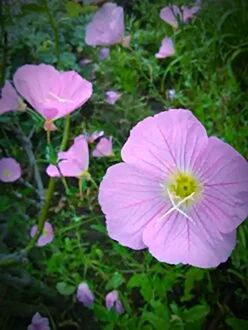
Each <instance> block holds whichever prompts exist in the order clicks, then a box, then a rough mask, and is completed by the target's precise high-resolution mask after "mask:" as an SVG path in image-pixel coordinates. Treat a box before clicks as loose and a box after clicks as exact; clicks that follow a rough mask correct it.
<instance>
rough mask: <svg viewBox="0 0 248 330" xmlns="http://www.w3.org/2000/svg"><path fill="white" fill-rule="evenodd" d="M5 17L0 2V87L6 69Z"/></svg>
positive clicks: (6, 41) (0, 2)
mask: <svg viewBox="0 0 248 330" xmlns="http://www.w3.org/2000/svg"><path fill="white" fill-rule="evenodd" d="M4 23H5V17H4V15H3V1H0V25H1V39H2V41H1V44H2V64H1V76H0V87H1V86H2V85H3V84H4V81H5V70H6V67H7V44H8V39H7V32H6V30H5V24H4Z"/></svg>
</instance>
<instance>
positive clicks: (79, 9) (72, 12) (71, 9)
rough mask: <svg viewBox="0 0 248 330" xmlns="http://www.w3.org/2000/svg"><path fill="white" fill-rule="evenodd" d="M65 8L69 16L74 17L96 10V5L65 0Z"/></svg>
mask: <svg viewBox="0 0 248 330" xmlns="http://www.w3.org/2000/svg"><path fill="white" fill-rule="evenodd" d="M65 9H66V11H67V14H68V16H69V17H71V18H76V17H78V16H79V15H80V14H87V13H90V12H93V11H96V9H97V6H91V5H86V6H81V5H80V4H79V3H76V2H74V1H67V2H66V4H65Z"/></svg>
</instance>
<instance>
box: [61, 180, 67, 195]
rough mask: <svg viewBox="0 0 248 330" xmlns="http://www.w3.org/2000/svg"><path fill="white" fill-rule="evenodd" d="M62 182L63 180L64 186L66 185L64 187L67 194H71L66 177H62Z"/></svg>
mask: <svg viewBox="0 0 248 330" xmlns="http://www.w3.org/2000/svg"><path fill="white" fill-rule="evenodd" d="M61 180H62V183H63V185H64V187H65V191H66V193H67V194H68V192H69V186H68V184H67V181H66V178H65V177H64V176H62V177H61Z"/></svg>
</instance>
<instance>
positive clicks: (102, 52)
mask: <svg viewBox="0 0 248 330" xmlns="http://www.w3.org/2000/svg"><path fill="white" fill-rule="evenodd" d="M109 54H110V49H109V48H107V47H103V48H101V49H100V51H99V60H101V61H104V60H106V58H108V57H109Z"/></svg>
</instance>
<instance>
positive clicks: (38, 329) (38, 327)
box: [27, 313, 50, 330]
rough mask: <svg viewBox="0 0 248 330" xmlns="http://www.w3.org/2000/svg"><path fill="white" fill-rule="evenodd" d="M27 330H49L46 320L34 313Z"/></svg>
mask: <svg viewBox="0 0 248 330" xmlns="http://www.w3.org/2000/svg"><path fill="white" fill-rule="evenodd" d="M27 330H50V326H49V320H48V318H46V317H42V316H41V315H40V314H39V313H35V314H34V316H33V318H32V323H31V324H30V325H29V326H28V328H27Z"/></svg>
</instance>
